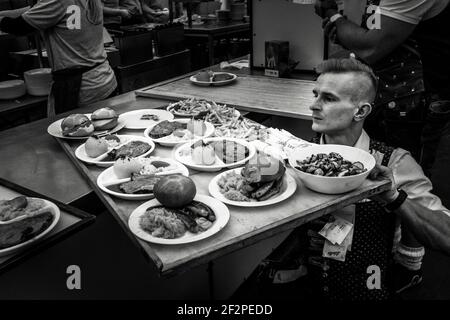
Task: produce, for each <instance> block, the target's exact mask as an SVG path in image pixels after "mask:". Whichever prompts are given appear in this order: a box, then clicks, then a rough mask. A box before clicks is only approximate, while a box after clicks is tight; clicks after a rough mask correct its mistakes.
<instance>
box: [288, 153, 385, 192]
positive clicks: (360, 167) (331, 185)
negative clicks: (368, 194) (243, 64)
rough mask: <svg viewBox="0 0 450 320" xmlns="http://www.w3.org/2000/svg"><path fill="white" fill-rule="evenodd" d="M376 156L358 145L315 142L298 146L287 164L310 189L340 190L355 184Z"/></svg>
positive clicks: (370, 168)
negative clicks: (301, 146) (307, 145)
mask: <svg viewBox="0 0 450 320" xmlns="http://www.w3.org/2000/svg"><path fill="white" fill-rule="evenodd" d="M375 162H376V161H375V158H374V157H373V156H372V155H371V154H370V153H369V152H367V151H364V150H362V149H359V148H355V147H350V146H344V145H337V144H318V145H311V146H309V147H306V148H297V149H296V150H294V151H293V152H292V153H291V154H289V164H290V165H291V167H292V168H294V170H295V171H296V173H297V175H298V176H299V177H300V179H301V180H302V182H303V183H304V184H305V186H306V187H308V188H309V189H311V190H313V191H316V192H321V193H326V194H339V193H344V192H348V191H351V190H354V189H356V188H358V187H359V186H360V185H361V184H362V183H363V182H364V180H365V179H366V178H367V176H368V175H369V173H370V171H372V169H373V168H374V167H375Z"/></svg>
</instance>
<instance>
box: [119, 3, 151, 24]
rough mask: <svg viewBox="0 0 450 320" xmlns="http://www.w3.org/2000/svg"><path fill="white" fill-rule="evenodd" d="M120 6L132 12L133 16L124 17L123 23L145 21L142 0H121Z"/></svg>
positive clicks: (140, 22)
mask: <svg viewBox="0 0 450 320" xmlns="http://www.w3.org/2000/svg"><path fill="white" fill-rule="evenodd" d="M119 7H120V8H123V9H125V10H127V11H128V12H129V13H130V14H131V17H129V18H126V19H122V25H132V24H142V23H145V17H144V11H143V9H142V3H141V0H120V1H119Z"/></svg>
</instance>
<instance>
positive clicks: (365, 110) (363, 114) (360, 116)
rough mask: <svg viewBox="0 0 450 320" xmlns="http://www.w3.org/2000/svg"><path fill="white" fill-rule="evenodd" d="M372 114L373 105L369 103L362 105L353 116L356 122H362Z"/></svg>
mask: <svg viewBox="0 0 450 320" xmlns="http://www.w3.org/2000/svg"><path fill="white" fill-rule="evenodd" d="M371 112H372V105H371V104H370V103H368V102H365V103H361V104H360V106H359V107H358V109H357V110H356V112H355V115H354V116H353V119H355V121H362V120H364V119H366V118H367V116H368V115H369V114H370V113H371Z"/></svg>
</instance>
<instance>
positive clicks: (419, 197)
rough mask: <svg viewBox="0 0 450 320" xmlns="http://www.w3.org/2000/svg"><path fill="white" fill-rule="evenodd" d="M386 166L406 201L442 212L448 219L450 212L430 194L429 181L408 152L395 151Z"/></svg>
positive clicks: (431, 186) (439, 200)
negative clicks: (405, 196) (391, 172)
mask: <svg viewBox="0 0 450 320" xmlns="http://www.w3.org/2000/svg"><path fill="white" fill-rule="evenodd" d="M388 166H389V167H390V168H391V169H392V171H393V174H394V180H395V183H396V185H397V188H401V189H403V190H404V191H405V192H406V193H407V194H408V199H410V200H412V201H414V202H416V203H418V204H420V205H422V206H424V207H426V208H428V209H430V210H436V211H442V212H444V213H445V214H447V216H449V217H450V211H449V210H448V209H447V208H446V207H444V205H443V204H442V202H441V199H439V197H438V196H436V195H434V194H433V193H432V192H431V191H432V189H433V185H432V184H431V181H430V179H428V178H427V177H426V176H425V174H424V173H423V170H422V168H421V167H420V165H419V164H418V163H417V162H416V161H415V160H414V158H413V157H412V156H411V154H410V153H409V152H407V151H406V150H403V149H400V148H399V149H395V150H394V152H393V153H392V155H391V158H390V161H389V165H388Z"/></svg>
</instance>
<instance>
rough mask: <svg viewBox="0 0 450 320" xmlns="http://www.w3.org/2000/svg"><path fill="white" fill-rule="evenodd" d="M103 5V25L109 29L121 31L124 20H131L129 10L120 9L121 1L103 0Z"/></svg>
mask: <svg viewBox="0 0 450 320" xmlns="http://www.w3.org/2000/svg"><path fill="white" fill-rule="evenodd" d="M102 3H103V25H104V26H105V28H107V29H119V27H120V25H121V24H122V19H124V20H127V19H131V16H132V14H131V12H130V11H129V10H128V9H125V8H120V7H119V0H102Z"/></svg>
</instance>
